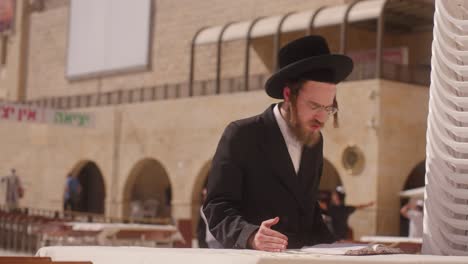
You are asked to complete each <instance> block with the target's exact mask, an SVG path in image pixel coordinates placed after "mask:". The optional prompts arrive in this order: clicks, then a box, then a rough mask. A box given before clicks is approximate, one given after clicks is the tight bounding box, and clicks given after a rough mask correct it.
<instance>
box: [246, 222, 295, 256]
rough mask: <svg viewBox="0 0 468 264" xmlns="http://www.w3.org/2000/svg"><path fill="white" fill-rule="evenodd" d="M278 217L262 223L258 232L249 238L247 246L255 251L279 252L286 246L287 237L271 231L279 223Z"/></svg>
mask: <svg viewBox="0 0 468 264" xmlns="http://www.w3.org/2000/svg"><path fill="white" fill-rule="evenodd" d="M279 220H280V219H279V217H275V218H273V219H268V220H265V221H263V222H262V224H261V225H260V228H259V229H258V231H257V232H256V233H255V234H254V235H253V236H251V237H250V239H249V245H250V247H251V248H253V249H256V250H263V251H270V252H281V251H283V250H285V249H286V247H287V246H288V237H287V236H285V235H283V234H281V233H280V232H278V231H275V230H273V229H271V227H272V226H274V225H276V224H277V223H278V222H279Z"/></svg>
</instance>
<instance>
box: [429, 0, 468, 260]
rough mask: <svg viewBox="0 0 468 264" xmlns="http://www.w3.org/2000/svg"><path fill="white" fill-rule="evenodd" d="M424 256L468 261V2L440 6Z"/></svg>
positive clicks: (440, 1) (439, 1)
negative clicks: (440, 256) (466, 258)
mask: <svg viewBox="0 0 468 264" xmlns="http://www.w3.org/2000/svg"><path fill="white" fill-rule="evenodd" d="M435 4H436V12H435V14H434V39H433V43H432V72H431V87H430V100H429V116H428V130H427V148H426V152H427V159H426V160H427V163H426V196H425V210H424V237H423V249H422V252H423V253H424V254H436V255H468V10H467V8H468V0H464V1H460V0H436V1H435Z"/></svg>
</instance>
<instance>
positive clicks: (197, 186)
mask: <svg viewBox="0 0 468 264" xmlns="http://www.w3.org/2000/svg"><path fill="white" fill-rule="evenodd" d="M210 169H211V160H209V161H207V162H205V163H204V164H203V166H202V168H201V169H200V171H199V172H198V175H197V178H196V180H195V183H194V185H193V189H192V231H193V232H192V234H193V237H196V233H197V225H198V221H199V219H200V206H201V205H202V203H203V201H202V200H203V198H202V190H203V188H204V187H205V186H206V184H207V182H208V174H209V173H210Z"/></svg>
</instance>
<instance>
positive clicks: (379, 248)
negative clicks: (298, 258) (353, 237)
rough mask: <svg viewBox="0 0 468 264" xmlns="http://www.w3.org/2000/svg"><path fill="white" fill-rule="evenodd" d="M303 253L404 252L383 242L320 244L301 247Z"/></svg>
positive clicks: (360, 253)
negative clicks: (382, 243) (371, 243)
mask: <svg viewBox="0 0 468 264" xmlns="http://www.w3.org/2000/svg"><path fill="white" fill-rule="evenodd" d="M300 251H301V253H302V252H303V253H312V254H325V255H349V256H361V255H379V254H401V253H404V252H403V251H401V249H399V248H392V247H388V246H384V245H381V244H374V245H369V244H346V243H333V244H318V245H315V246H311V247H303V248H301V250H300Z"/></svg>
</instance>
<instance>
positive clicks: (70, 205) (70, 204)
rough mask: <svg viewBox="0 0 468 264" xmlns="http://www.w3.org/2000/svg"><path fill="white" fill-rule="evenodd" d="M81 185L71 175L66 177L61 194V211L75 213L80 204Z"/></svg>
mask: <svg viewBox="0 0 468 264" xmlns="http://www.w3.org/2000/svg"><path fill="white" fill-rule="evenodd" d="M80 195H81V184H80V181H79V180H78V179H77V177H76V176H73V175H72V174H68V175H67V180H66V182H65V190H64V194H63V201H64V202H63V210H64V211H69V210H70V211H76V210H77V209H78V204H79V202H80Z"/></svg>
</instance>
